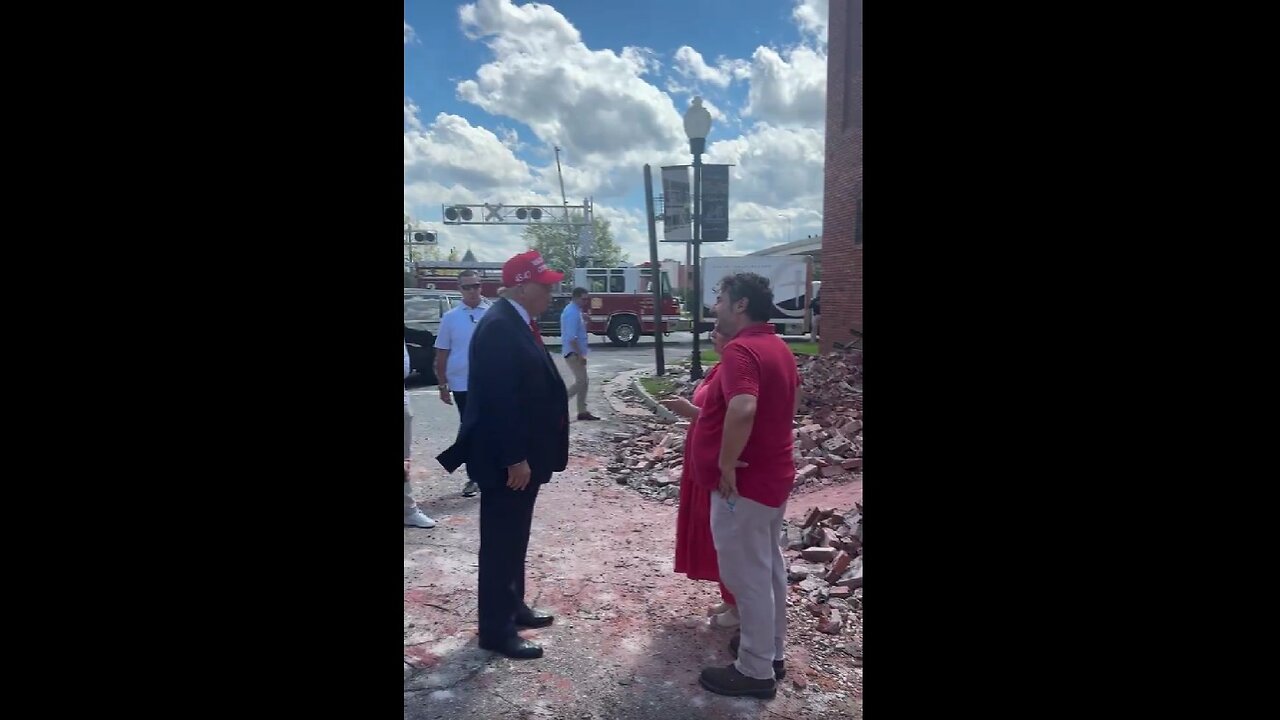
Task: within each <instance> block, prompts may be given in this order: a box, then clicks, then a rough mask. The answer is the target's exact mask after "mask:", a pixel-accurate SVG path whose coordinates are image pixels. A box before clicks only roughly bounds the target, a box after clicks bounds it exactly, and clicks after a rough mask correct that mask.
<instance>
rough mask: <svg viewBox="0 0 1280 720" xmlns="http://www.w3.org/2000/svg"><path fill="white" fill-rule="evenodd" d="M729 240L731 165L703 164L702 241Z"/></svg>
mask: <svg viewBox="0 0 1280 720" xmlns="http://www.w3.org/2000/svg"><path fill="white" fill-rule="evenodd" d="M728 240H729V166H728V165H703V166H702V241H703V242H728Z"/></svg>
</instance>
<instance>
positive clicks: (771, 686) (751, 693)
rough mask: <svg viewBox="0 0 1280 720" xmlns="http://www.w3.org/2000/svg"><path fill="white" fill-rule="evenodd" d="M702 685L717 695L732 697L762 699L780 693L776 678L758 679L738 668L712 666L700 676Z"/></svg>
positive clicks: (699, 679) (771, 697) (769, 698)
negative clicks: (748, 675)
mask: <svg viewBox="0 0 1280 720" xmlns="http://www.w3.org/2000/svg"><path fill="white" fill-rule="evenodd" d="M698 682H699V683H701V684H702V687H704V688H706V689H708V690H710V691H711V692H713V693H715V694H717V695H728V696H730V697H744V696H745V697H757V698H760V699H761V700H772V699H773V697H774V696H775V695H777V694H778V683H777V681H776V680H757V679H755V678H749V677H747V676H746V675H743V674H742V673H740V672H738V668H736V667H734V666H732V665H730V666H729V667H712V668H707V669H705V670H703V671H702V675H701V676H699V677H698Z"/></svg>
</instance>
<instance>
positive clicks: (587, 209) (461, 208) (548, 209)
mask: <svg viewBox="0 0 1280 720" xmlns="http://www.w3.org/2000/svg"><path fill="white" fill-rule="evenodd" d="M440 212H441V214H442V215H443V216H444V224H445V225H531V224H534V223H556V224H562V225H574V226H581V225H590V224H591V200H589V199H588V200H585V201H583V203H582V204H581V205H507V204H505V203H498V204H496V205H491V204H489V203H480V204H466V205H441V206H440ZM574 212H577V213H578V216H577V217H574Z"/></svg>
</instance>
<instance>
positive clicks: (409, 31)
mask: <svg viewBox="0 0 1280 720" xmlns="http://www.w3.org/2000/svg"><path fill="white" fill-rule="evenodd" d="M417 37H418V36H417V34H416V33H414V32H413V26H411V25H409V23H407V22H406V23H405V24H404V44H405V45H408V44H409V43H411V42H413V41H414V40H416V39H417Z"/></svg>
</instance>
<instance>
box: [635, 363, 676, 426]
mask: <svg viewBox="0 0 1280 720" xmlns="http://www.w3.org/2000/svg"><path fill="white" fill-rule="evenodd" d="M631 387H632V389H634V390H635V391H636V394H638V395H639V396H640V399H641V400H643V401H644V404H645V405H646V406H648V408H649V409H650V410H652V411H653V412H654V414H655V415H657V416H658V417H659V418H660V419H662V421H663V422H667V423H675V422H677V421H679V419H680V418H678V417H676V414H675V413H673V412H671V411H670V410H668V409H666V408H664V407H662V404H661V403H659V402H658V401H657V400H655V399H654V398H653V396H652V395H650V394H649V391H648V390H645V389H644V385H642V384H640V374H639V373H637V374H636V375H635V376H633V377H632V378H631Z"/></svg>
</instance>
